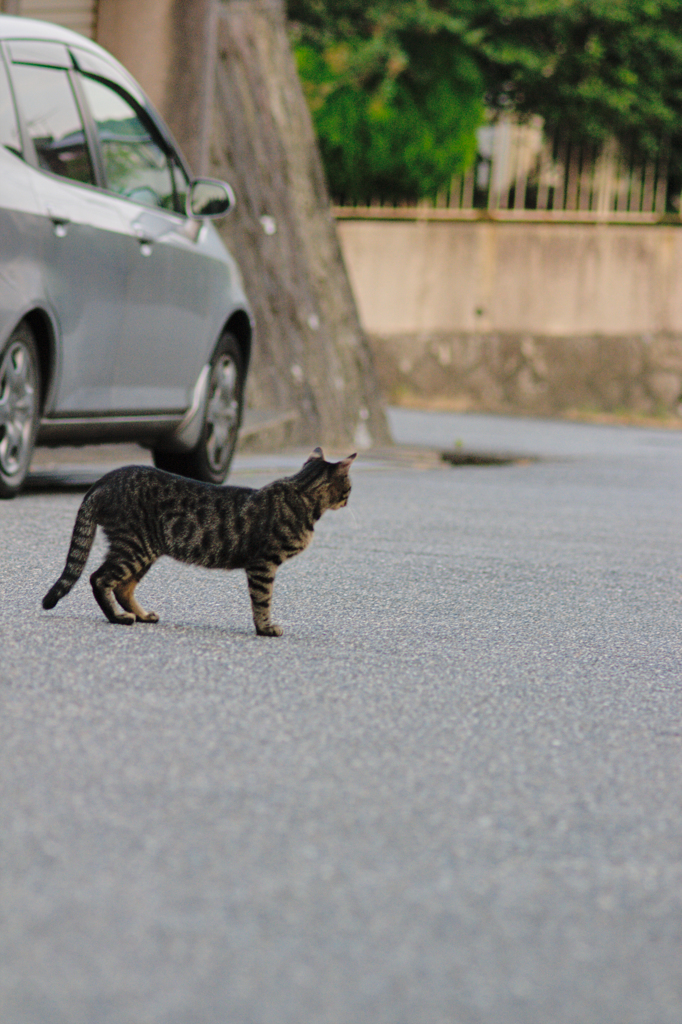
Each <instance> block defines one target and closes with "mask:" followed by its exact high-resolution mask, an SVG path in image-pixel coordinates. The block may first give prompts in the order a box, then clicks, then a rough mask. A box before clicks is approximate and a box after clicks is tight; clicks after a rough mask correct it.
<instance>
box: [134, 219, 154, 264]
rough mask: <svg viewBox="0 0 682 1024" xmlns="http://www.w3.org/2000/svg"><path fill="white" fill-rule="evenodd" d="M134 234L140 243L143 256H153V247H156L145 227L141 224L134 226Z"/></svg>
mask: <svg viewBox="0 0 682 1024" xmlns="http://www.w3.org/2000/svg"><path fill="white" fill-rule="evenodd" d="M133 232H134V234H135V237H136V238H137V240H138V242H139V243H140V252H141V253H142V255H143V256H151V254H152V246H153V245H154V238H153V237H152V235H150V234H148V233H147V232H146V231H145V229H144V228H143V227H140V225H139V224H134V225H133Z"/></svg>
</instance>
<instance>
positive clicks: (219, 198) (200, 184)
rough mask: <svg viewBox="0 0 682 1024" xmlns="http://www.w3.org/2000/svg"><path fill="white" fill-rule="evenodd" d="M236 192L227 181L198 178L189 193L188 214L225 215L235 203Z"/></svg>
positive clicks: (204, 215) (203, 216)
mask: <svg viewBox="0 0 682 1024" xmlns="http://www.w3.org/2000/svg"><path fill="white" fill-rule="evenodd" d="M235 202H236V200H235V197H234V192H233V191H232V189H231V188H230V186H229V185H228V184H227V182H225V181H217V180H216V179H215V178H196V179H195V180H194V181H193V182H192V184H191V185H190V187H189V191H188V193H187V216H188V217H198V218H213V217H224V216H225V214H226V213H229V212H230V210H231V209H232V208H233V207H234V205H235Z"/></svg>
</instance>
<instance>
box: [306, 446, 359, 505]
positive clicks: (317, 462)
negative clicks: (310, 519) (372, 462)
mask: <svg viewBox="0 0 682 1024" xmlns="http://www.w3.org/2000/svg"><path fill="white" fill-rule="evenodd" d="M356 457H357V452H353V454H352V455H349V456H348V458H347V459H342V460H341V461H340V462H327V460H326V459H325V457H324V452H323V451H322V449H321V448H314V449H313V451H312V452H311V453H310V455H309V456H308V458H307V459H306V460H305V462H304V463H303V469H302V470H301V472H300V473H299V474H298V476H299V477H300V478H302V479H303V480H304V481H305V484H306V487H307V488H309V489H311V490H318V489H319V490H320V491H322V492H323V502H324V507H325V508H343V506H344V505H347V504H348V496H349V495H350V487H351V485H350V474H349V470H350V467H351V465H352V463H353V460H354V459H355V458H356Z"/></svg>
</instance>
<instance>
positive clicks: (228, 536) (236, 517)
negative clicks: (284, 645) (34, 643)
mask: <svg viewBox="0 0 682 1024" xmlns="http://www.w3.org/2000/svg"><path fill="white" fill-rule="evenodd" d="M356 455H357V453H354V454H353V455H349V456H348V458H346V459H343V460H342V461H341V462H327V461H326V460H325V457H324V453H323V451H322V449H321V448H315V450H314V451H313V452H312V453H311V455H309V457H308V458H307V459H306V461H305V463H304V464H303V467H302V469H300V470H299V471H298V473H296V474H295V475H294V476H290V477H284V478H283V479H281V480H275V481H274V482H273V483H271V484H267V485H266V486H265V487H261V488H260V489H258V490H256V489H255V488H253V487H235V486H232V485H223V486H218V485H216V484H207V483H199V482H198V481H196V480H189V479H187V478H185V477H180V476H175V475H173V474H172V473H166V472H163V471H162V470H160V469H153V468H152V467H151V466H126V467H124V468H122V469H115V470H113V471H112V472H111V473H107V474H106V475H105V476H103V477H102V478H101V479H100V480H98V481H97V483H95V484H93V486H92V487H91V488H90V490H89V491H88V493H87V494H86V495H85V497H84V498H83V502H82V504H81V507H80V508H79V510H78V514H77V516H76V522H75V525H74V528H73V535H72V537H71V546H70V548H69V553H68V556H67V559H66V565H65V566H64V571H63V572H62V574H61V576H60V577H59V579H58V580H57V582H56V583H55V584H54V586H53V587H51V588H50V590H49V591H48V593H47V594H46V595H45V597H44V598H43V608H48V609H49V608H54V606H55V605H56V604H57V601H60V600H61V599H62V598H63V597H64V595H65V594H68V592H69V591H70V590H71V588H72V587H73V585H74V584H75V583H76V581H77V580H78V578H79V577H80V575H81V573H82V572H83V569H84V568H85V563H86V562H87V559H88V555H89V553H90V549H91V547H92V543H93V541H94V539H95V531H96V529H97V527H98V526H101V527H102V528H103V530H104V532H105V534H106V536H107V539H108V541H109V550H108V552H107V556H106V558H105V560H104V562H103V563H102V565H100V567H99V568H98V569H96V570H95V572H93V574H92V576H91V577H90V583H91V584H92V589H93V592H94V595H95V600H96V601H97V603H98V604H99V606H100V608H101V609H102V611H103V612H104V614H105V615H106V617H107V618H108V619H109V621H110V622H118V623H121V624H123V625H132V624H133V623H134V622H158V621H159V617H158V615H157V614H156V613H155V612H147V611H145V610H144V608H142V607H141V606H140V605H139V604H138V603H137V600H136V598H135V595H134V592H135V587H136V586H137V584H138V583H139V582H140V580H141V579H142V577H143V576H144V575H145V573H146V572H147V571H148V569H149V568H150V567H151V566H152V565H153V564H154V562H155V561H156V560H157V558H159V557H160V556H161V555H169V556H170V557H171V558H175V559H177V560H178V561H179V562H187V563H190V564H192V565H203V566H205V567H206V568H208V569H244V570H245V571H246V577H247V581H248V586H249V595H250V597H251V611H252V614H253V622H254V625H255V627H256V633H257V635H258V636H281V635H282V629H281V627H280V626H277V625H275V623H273V622H272V619H271V617H270V606H271V603H272V589H273V584H274V580H275V573H276V571H277V569H278V568H279V566H280V565H282V563H283V562H286V561H287V560H288V559H289V558H293V557H294V555H298V554H300V552H301V551H303V550H304V549H305V548H306V547H307V546H308V544H309V543H310V541H311V540H312V537H313V529H314V527H315V523H316V522H317V520H318V519H319V518H320V516H321V515H322V513H323V512H325V511H326V510H327V509H330V508H332V509H336V508H343V506H344V505H346V504H347V503H348V496H349V494H350V490H351V484H350V476H349V469H350V466H351V463H352V462H353V460H354V459H355V457H356ZM116 602H118V605H120V609H123V610H122V611H121V610H120V609H119V608H118V607H117V603H116Z"/></svg>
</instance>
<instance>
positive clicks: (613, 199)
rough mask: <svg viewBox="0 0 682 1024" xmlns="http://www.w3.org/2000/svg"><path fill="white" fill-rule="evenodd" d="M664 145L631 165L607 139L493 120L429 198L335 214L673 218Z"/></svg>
mask: <svg viewBox="0 0 682 1024" xmlns="http://www.w3.org/2000/svg"><path fill="white" fill-rule="evenodd" d="M670 191H671V190H670V187H669V181H668V162H667V158H666V155H665V150H664V148H663V149H662V152H661V155H660V156H659V158H658V159H657V160H649V161H646V162H638V161H636V160H634V159H632V158H631V157H629V156H628V154H627V153H625V152H624V151H623V150H622V149H621V148H620V147H619V146H618V145H617V143H616V142H615V140H610V141H609V142H607V143H606V145H604V146H603V147H601V149H598V150H597V149H594V148H591V147H589V146H579V145H576V144H575V143H570V142H569V141H567V140H566V139H562V138H561V137H560V136H559V137H557V138H547V137H546V136H545V134H544V133H543V130H542V123H541V121H540V119H539V118H537V119H534V120H532V121H530V122H528V123H526V124H519V123H516V122H515V121H513V120H512V119H501V120H499V121H497V122H496V123H495V124H494V125H489V126H487V127H485V128H482V129H481V130H480V131H479V136H478V154H477V157H476V161H475V163H474V165H473V166H472V168H471V169H470V170H469V171H468V172H467V173H466V174H465V175H459V176H456V177H455V178H453V179H452V181H451V183H450V187H449V188H448V189H446V190H444V191H443V192H441V193H440V194H439V195H438V196H437V197H436V199H435V200H433V201H430V200H422V201H421V202H420V203H418V204H417V206H416V207H415V206H407V205H396V204H392V203H382V202H381V201H379V200H376V201H372V202H370V203H369V204H368V205H366V206H364V207H359V206H349V205H343V206H337V207H336V213H337V216H339V217H344V216H346V217H347V216H358V215H359V214H360V212H361V211H363V213H364V215H366V216H369V217H372V216H374V217H386V218H390V217H405V216H407V215H408V211H410V213H411V215H412V216H415V217H420V216H422V217H427V218H429V219H431V218H436V219H440V218H444V219H452V220H457V219H461V220H470V219H479V218H482V217H490V218H493V219H496V220H539V221H543V220H546V221H554V222H556V221H587V222H589V221H607V222H608V221H615V222H633V223H656V222H657V221H660V220H664V219H665V220H669V219H671V215H672V218H674V219H679V206H680V204H679V200H680V197H679V195H672V194H670Z"/></svg>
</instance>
